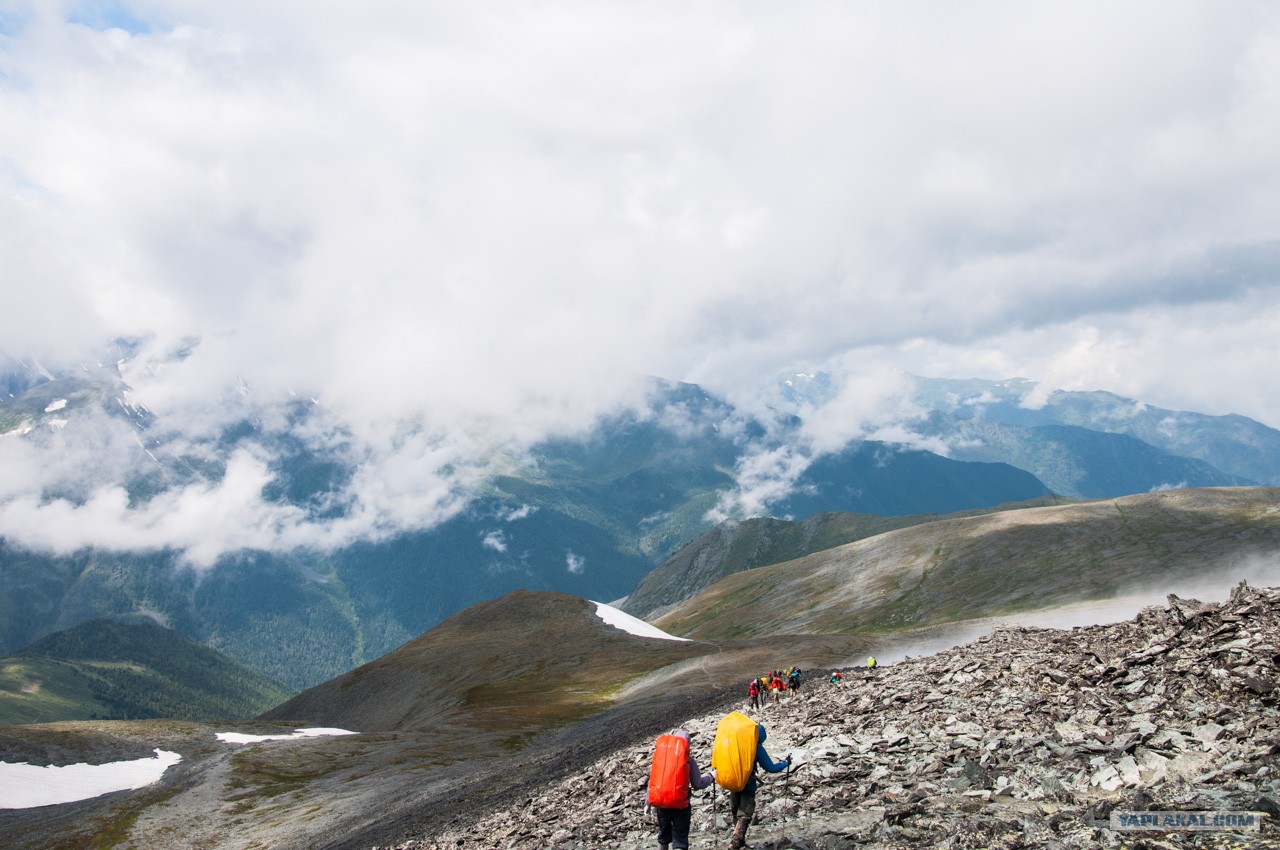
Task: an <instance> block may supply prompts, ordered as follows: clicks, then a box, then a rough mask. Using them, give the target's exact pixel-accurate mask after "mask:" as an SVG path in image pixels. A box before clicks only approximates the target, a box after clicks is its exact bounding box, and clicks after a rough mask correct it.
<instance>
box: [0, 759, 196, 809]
mask: <svg viewBox="0 0 1280 850" xmlns="http://www.w3.org/2000/svg"><path fill="white" fill-rule="evenodd" d="M155 753H156V755H155V758H140V759H134V760H132V761H115V762H111V763H109V764H84V763H81V764H69V765H65V766H62V767H58V766H56V765H50V766H48V767H41V766H39V765H33V764H27V763H25V762H23V763H20V764H10V763H8V762H0V809H33V808H35V807H37V806H56V805H58V804H59V803H74V802H76V801H78V800H89V799H92V798H94V797H100V796H102V795H103V794H110V793H111V792H113V791H132V790H134V789H135V788H145V787H146V786H148V785H151V784H153V783H155V782H159V781H160V777H161V776H163V775H164V772H165V771H166V770H168V769H169V768H170V767H173V766H174V765H175V764H177V763H178V762H180V761H182V756H180V755H178V754H177V753H171V752H168V751H166V750H156V751H155Z"/></svg>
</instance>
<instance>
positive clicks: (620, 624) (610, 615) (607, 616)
mask: <svg viewBox="0 0 1280 850" xmlns="http://www.w3.org/2000/svg"><path fill="white" fill-rule="evenodd" d="M592 604H593V605H595V606H596V616H598V617H599V618H600V619H601V620H604V621H605V622H606V623H608V624H609V625H611V626H613V627H614V628H615V629H622V630H623V631H624V632H628V633H630V634H633V635H638V636H640V637H647V638H662V639H663V640H688V638H682V637H676V636H675V635H669V634H667V633H666V632H664V631H663V630H662V629H660V628H658V627H657V626H654V625H652V624H650V623H646V622H645V621H644V620H641V619H640V618H639V617H633V616H631V615H630V614H628V613H627V612H626V611H619V610H618V609H617V608H614V607H613V606H612V605H605V604H604V603H603V602H593V603H592Z"/></svg>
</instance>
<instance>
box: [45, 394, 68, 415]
mask: <svg viewBox="0 0 1280 850" xmlns="http://www.w3.org/2000/svg"><path fill="white" fill-rule="evenodd" d="M66 406H67V400H66V399H65V398H60V399H58V400H57V401H55V402H52V403H51V404H50V405H49V406H48V407H46V408H45V409H44V412H45V413H53V412H54V411H55V410H61V409H62V408H64V407H66Z"/></svg>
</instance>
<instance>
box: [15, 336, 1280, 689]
mask: <svg viewBox="0 0 1280 850" xmlns="http://www.w3.org/2000/svg"><path fill="white" fill-rule="evenodd" d="M132 350H133V349H132V347H131V346H130V345H129V344H128V343H125V342H121V343H120V344H119V345H118V347H117V349H114V350H113V351H112V352H110V355H109V356H104V357H103V359H102V362H103V363H107V364H115V363H117V362H119V361H126V362H127V361H128V358H129V357H130V356H132ZM802 377H803V379H802ZM3 386H5V387H7V388H9V392H10V394H11V397H10V398H6V399H0V431H3V432H5V433H6V434H7V435H8V436H6V437H5V439H18V440H27V441H36V442H39V443H44V444H49V445H56V444H57V442H58V441H59V440H73V439H76V438H77V436H76V433H77V432H76V429H77V427H78V424H79V423H82V422H84V421H87V420H90V419H93V418H95V417H96V418H101V417H106V418H107V419H109V420H110V421H111V422H114V423H115V424H116V426H118V427H120V428H124V429H126V430H127V431H128V432H130V433H132V434H134V435H136V437H137V440H136V444H135V445H134V447H133V448H132V449H130V451H134V452H135V453H136V458H135V460H137V461H138V462H137V463H136V464H133V465H132V467H131V468H134V469H137V470H140V471H139V472H138V473H137V475H136V476H135V477H134V478H132V479H130V480H129V481H127V482H126V490H127V492H128V495H129V498H130V500H131V501H132V502H133V503H135V504H145V503H147V501H148V500H149V499H154V498H155V497H156V496H157V494H162V493H167V492H170V491H171V490H172V489H173V488H175V487H178V486H182V485H184V484H189V483H191V482H193V481H216V480H218V479H219V478H220V476H222V475H224V474H225V472H226V464H227V459H228V458H229V457H230V456H231V454H232V453H233V452H235V451H236V450H237V449H242V448H245V447H252V449H253V451H254V452H255V453H256V454H257V455H261V456H264V457H267V458H269V463H270V471H271V473H272V474H273V475H274V478H273V480H272V481H271V482H270V483H269V484H268V485H267V487H266V488H265V489H264V491H263V493H264V497H265V498H267V499H268V500H271V501H275V502H278V503H280V504H287V505H290V506H293V507H296V508H298V509H299V510H302V511H304V512H305V513H306V515H307V516H308V517H309V518H310V519H311V520H313V521H325V520H326V518H327V519H340V518H341V516H342V514H341V512H342V510H343V508H342V506H341V503H340V501H335V499H334V498H332V497H333V494H334V493H336V492H338V491H339V490H340V489H341V488H342V487H343V486H344V483H345V482H347V481H349V480H350V477H351V475H352V474H353V466H352V461H351V459H350V458H347V457H345V456H344V455H343V454H342V453H341V452H338V451H336V450H334V449H332V447H326V446H324V445H317V444H316V443H315V442H314V441H309V440H308V439H307V434H308V426H309V425H310V424H313V423H312V418H313V417H314V416H315V415H316V413H315V406H314V405H313V404H311V403H310V402H309V401H300V400H297V399H289V400H284V401H281V402H280V403H279V405H278V409H277V412H276V414H275V415H273V416H271V417H256V418H255V417H253V416H249V415H246V418H245V419H243V420H242V421H240V422H238V423H237V424H235V425H234V426H231V427H228V428H227V429H225V430H224V431H223V432H221V433H219V434H216V435H212V436H209V437H207V438H206V439H205V442H204V443H202V444H200V445H193V444H192V441H191V440H190V439H186V438H183V439H179V436H178V435H175V434H172V433H168V432H166V431H164V430H163V429H162V428H161V427H159V426H158V425H157V420H156V417H155V416H154V415H153V414H152V413H151V412H150V411H148V410H147V409H146V408H145V407H143V406H141V405H138V404H136V403H135V402H134V401H133V400H132V399H131V397H130V395H129V388H128V386H127V384H126V383H125V382H124V381H123V380H122V379H121V377H120V372H119V370H118V368H117V367H115V366H112V365H108V366H100V365H97V364H87V365H81V366H78V367H76V368H74V369H63V370H58V369H54V368H52V367H48V368H46V367H43V366H41V367H36V366H33V365H32V364H31V363H30V362H28V361H13V362H11V363H10V366H9V368H8V369H7V370H6V376H5V378H4V383H3ZM915 386H916V390H915V397H914V399H915V404H916V407H917V408H918V410H919V415H918V416H917V417H915V418H914V419H911V420H910V421H907V422H905V423H904V426H905V427H908V428H909V429H911V432H912V433H914V434H915V435H916V437H917V438H918V439H916V440H915V441H914V442H912V443H910V444H907V443H885V442H877V441H871V440H861V441H856V442H853V443H850V444H848V445H846V446H844V447H841V448H839V449H836V450H834V451H830V452H825V453H816V452H813V451H812V450H811V449H807V448H805V445H804V443H803V440H802V439H801V437H800V433H801V430H802V426H803V424H804V420H803V415H804V413H805V411H806V410H807V409H809V407H811V406H812V405H814V404H817V403H819V402H820V401H821V400H822V398H823V397H824V394H829V393H830V392H832V391H833V389H832V386H831V380H830V379H829V378H828V377H826V376H821V375H819V376H792V377H790V378H788V379H787V382H786V389H787V392H784V393H782V394H780V395H779V396H778V397H779V398H780V399H781V401H780V402H779V405H781V406H779V407H778V408H777V409H775V410H774V411H773V413H772V418H771V419H770V420H769V421H768V422H766V421H763V420H759V419H755V418H753V417H751V416H749V415H747V414H745V413H744V412H742V411H739V410H737V409H735V408H734V407H733V406H732V405H730V404H728V403H727V402H726V401H724V400H722V399H718V398H716V397H715V396H713V395H711V394H710V393H708V392H706V391H705V390H704V389H702V388H700V387H697V386H694V385H690V384H679V383H672V382H666V381H656V380H655V381H654V382H653V383H652V385H651V391H650V394H649V398H648V401H647V402H646V405H645V406H643V407H642V408H638V409H634V410H629V411H624V412H621V413H618V414H615V415H613V416H611V417H608V418H605V419H603V420H601V421H599V422H597V423H596V425H595V427H594V428H593V429H592V430H591V431H590V432H589V433H587V434H585V435H584V436H582V437H578V438H574V439H569V438H560V439H556V440H549V441H546V442H544V443H542V444H539V445H537V446H534V447H533V448H532V449H531V450H530V451H529V452H528V453H527V454H525V455H523V456H521V457H519V458H513V459H511V462H510V463H507V464H506V465H505V466H504V468H503V472H502V473H501V474H499V475H495V476H494V477H493V478H492V479H490V480H488V481H486V482H485V483H484V484H483V486H482V487H480V488H479V489H478V490H477V491H476V492H475V493H473V494H472V496H471V499H470V501H469V502H468V504H467V507H466V509H465V510H463V511H462V512H461V513H459V514H458V515H456V516H454V517H453V518H451V519H449V520H447V521H445V522H443V523H441V524H439V525H436V526H434V527H431V528H425V529H419V530H415V531H405V532H403V533H399V534H396V535H394V536H391V537H389V538H386V539H379V540H369V541H364V542H355V543H352V544H349V545H346V546H343V547H341V548H339V549H336V550H326V551H313V550H305V549H299V550H293V551H288V552H280V551H264V550H244V551H240V552H236V553H232V554H228V555H224V556H223V557H222V558H221V559H220V560H219V561H218V562H217V563H216V564H215V565H214V566H213V567H212V568H210V569H208V570H206V571H203V572H200V573H197V572H195V571H193V570H191V569H189V568H188V567H186V566H185V565H184V562H183V559H182V555H181V553H180V552H176V551H173V550H170V549H157V550H140V551H110V550H106V549H84V550H81V551H78V552H75V553H73V554H70V555H65V556H53V555H49V554H47V553H42V552H38V551H31V550H28V549H24V548H22V547H20V546H18V545H17V544H15V543H14V542H13V541H9V540H4V539H2V538H0V609H2V610H4V611H6V612H7V616H5V617H4V618H0V651H2V652H13V651H16V650H17V649H19V648H21V647H23V646H26V645H28V644H30V643H31V642H32V641H34V640H37V639H38V638H40V637H42V636H43V635H46V634H49V633H51V632H53V631H56V630H60V629H66V628H70V627H72V626H74V625H76V624H78V623H80V622H84V621H86V620H91V619H95V618H102V617H107V618H116V619H120V618H130V617H137V616H140V615H141V616H148V617H152V618H155V619H158V620H159V621H160V622H162V623H163V624H165V625H166V626H168V627H170V628H173V629H175V630H177V631H179V632H181V633H183V634H186V635H188V636H190V637H191V638H193V639H195V640H197V641H200V642H202V643H205V644H206V645H208V646H210V647H212V648H215V649H217V650H219V651H222V652H225V653H226V654H228V655H230V656H231V657H233V658H235V659H236V660H237V661H239V662H241V663H243V664H246V665H248V666H249V667H251V668H253V669H256V670H258V671H260V672H262V673H263V674H265V675H267V676H269V677H270V678H272V679H274V680H277V681H280V682H283V683H285V684H286V685H288V686H290V687H293V688H297V689H302V688H307V687H310V686H312V685H315V684H318V683H320V682H323V681H326V680H328V679H331V678H333V677H335V676H337V675H340V674H342V673H344V672H346V671H349V670H352V669H354V668H356V667H358V666H360V665H361V664H365V663H367V662H370V661H372V660H374V659H377V658H379V657H381V656H383V655H385V654H386V653H388V652H390V651H391V650H393V649H395V648H396V647H399V646H401V645H403V644H405V643H407V642H409V641H411V640H413V639H414V638H415V637H416V636H418V635H420V634H422V633H423V632H424V631H426V630H428V629H430V628H431V627H432V626H434V625H436V624H438V623H441V622H442V621H444V620H445V619H447V618H448V617H450V616H452V615H453V614H455V613H457V612H459V611H461V610H463V609H465V608H467V607H468V606H470V605H473V604H477V603H480V602H483V601H485V600H490V599H494V598H497V597H500V596H502V595H504V594H506V593H508V592H510V591H512V590H515V589H528V590H545V591H554V592H562V593H568V594H571V595H574V596H578V597H582V598H588V599H597V600H605V601H608V600H619V599H622V598H624V597H627V596H628V594H631V593H632V592H633V591H635V592H636V593H637V594H639V596H638V598H640V599H642V598H644V584H643V583H644V581H645V580H646V576H648V575H649V574H650V573H651V572H652V571H653V570H654V569H655V568H661V569H669V566H670V565H669V564H668V559H669V558H678V557H680V555H679V554H678V553H679V552H680V550H681V549H682V547H684V546H685V545H686V544H689V542H690V541H694V540H695V539H697V538H698V537H699V535H702V534H704V533H707V532H713V531H714V532H715V533H727V532H725V531H724V530H723V529H722V530H716V529H715V524H716V520H715V519H712V518H711V517H712V514H711V513H709V512H710V511H711V510H712V509H713V508H715V507H716V506H717V505H718V504H721V501H722V499H723V497H724V496H725V495H726V494H727V493H729V492H731V491H732V490H733V489H734V488H735V487H738V486H740V485H742V483H743V473H742V469H743V465H744V464H745V463H746V462H747V461H748V459H749V458H751V457H753V456H755V455H757V454H759V453H761V452H766V453H767V452H769V451H773V450H785V451H791V452H793V453H797V454H798V456H800V457H802V458H803V461H804V462H803V469H802V470H801V471H800V472H799V476H798V478H796V479H795V480H793V481H791V482H789V487H788V488H787V490H786V492H785V493H781V494H780V495H779V496H778V497H777V498H775V499H774V500H773V501H772V502H770V503H769V505H768V513H769V514H770V518H762V519H769V521H777V522H793V521H804V520H806V518H809V517H815V516H820V515H822V514H824V513H838V514H848V513H855V514H860V515H863V516H867V517H880V518H882V519H884V518H888V519H889V520H890V521H893V522H897V521H899V520H898V518H901V517H921V516H929V515H935V516H936V515H944V514H951V513H954V512H956V511H968V510H990V509H991V508H993V507H995V506H999V505H1004V504H1009V503H1027V504H1052V503H1054V502H1061V501H1062V500H1064V499H1081V498H1110V497H1116V496H1123V495H1129V494H1132V493H1142V492H1148V491H1151V490H1157V489H1161V488H1167V487H1178V486H1186V487H1197V486H1221V485H1237V484H1245V483H1260V484H1271V483H1277V482H1278V481H1280V474H1278V473H1277V470H1280V432H1276V431H1275V430H1273V429H1270V428H1267V427H1266V426H1263V425H1261V424H1259V423H1256V422H1251V421H1250V420H1247V419H1244V418H1242V417H1210V416H1201V415H1198V414H1183V413H1176V412H1170V411H1159V410H1156V409H1154V408H1151V407H1148V406H1145V405H1141V404H1139V403H1138V402H1134V401H1128V400H1123V399H1119V398H1117V397H1115V396H1109V395H1106V394H1099V393H1056V394H1051V395H1050V396H1049V399H1048V401H1047V402H1045V403H1044V404H1042V405H1040V406H1039V407H1036V408H1032V407H1031V406H1029V405H1030V404H1031V400H1032V390H1033V387H1032V385H1030V384H1029V383H1027V382H1020V381H1006V382H985V381H971V382H947V381H930V380H926V379H917V380H916V383H915ZM787 405H791V406H790V407H788V406H787ZM922 445H929V446H932V447H934V448H937V449H938V450H939V451H941V452H944V453H938V452H934V451H925V450H923V449H922V448H918V447H916V448H913V447H912V446H922ZM944 447H945V448H944ZM806 453H807V454H806ZM1242 472H1247V473H1249V474H1248V475H1245V474H1242ZM43 496H44V498H46V499H54V498H64V499H67V500H69V501H71V502H75V500H77V499H83V498H84V494H78V493H74V492H46V493H44V494H43ZM742 521H746V522H748V523H750V522H755V521H756V519H753V518H750V517H741V518H739V519H738V520H734V521H732V522H731V523H730V525H729V526H726V529H732V528H735V527H737V526H736V525H735V524H734V523H740V522H742ZM865 522H867V523H869V525H868V526H867V527H868V528H872V527H878V526H876V523H877V522H878V521H877V520H874V519H868V520H865ZM841 542H848V540H842V541H841ZM802 549H803V547H802ZM809 551H813V550H806V551H802V550H801V549H796V550H791V551H789V552H788V551H787V550H786V548H785V547H782V546H778V547H774V549H771V550H770V551H769V557H770V558H779V559H787V558H794V557H798V556H799V555H802V554H807V552H809ZM752 564H753V565H757V566H758V565H761V564H760V563H759V562H758V561H753V562H752ZM677 595H680V594H677ZM674 601H675V600H667V602H666V603H665V604H671V603H672V602H674ZM623 604H627V605H631V604H639V603H630V602H628V603H623Z"/></svg>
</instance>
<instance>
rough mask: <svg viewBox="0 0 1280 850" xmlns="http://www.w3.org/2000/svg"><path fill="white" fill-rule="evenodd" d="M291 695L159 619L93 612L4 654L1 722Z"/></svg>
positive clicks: (251, 705) (236, 706)
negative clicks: (120, 619)
mask: <svg viewBox="0 0 1280 850" xmlns="http://www.w3.org/2000/svg"><path fill="white" fill-rule="evenodd" d="M291 695H292V692H291V691H290V690H289V689H288V688H286V687H285V686H284V685H281V684H280V683H278V682H274V681H272V680H271V679H268V678H267V677H266V676H263V675H261V674H260V673H257V672H255V671H253V670H250V669H249V668H247V667H245V666H243V665H241V664H239V663H237V662H235V661H233V660H232V659H230V658H228V657H227V656H225V655H223V654H222V653H220V652H217V651H216V650H212V649H209V648H208V647H206V646H202V645H201V644H198V643H196V642H195V641H192V640H191V639H189V638H187V637H184V636H183V635H181V634H179V633H178V632H175V631H173V630H172V629H166V628H163V627H161V626H158V625H156V624H154V623H134V624H124V623H117V622H113V621H110V620H93V621H90V622H87V623H82V624H81V625H79V626H76V627H75V628H73V629H68V630H67V631H63V632H57V633H55V634H52V635H49V636H47V637H45V638H42V639H41V640H39V641H36V642H35V643H34V644H32V645H31V646H29V647H27V648H26V649H24V650H22V651H21V652H18V653H15V654H13V655H10V656H8V657H6V658H3V659H0V724H13V723H47V722H52V721H56V720H92V719H110V720H138V719H143V718H152V717H166V718H175V719H181V720H229V719H237V718H244V717H252V716H254V715H256V714H258V713H260V712H262V711H263V710H265V709H267V708H270V707H271V706H273V705H276V704H278V703H280V702H282V701H284V700H286V699H288V698H289V697H290V696H291Z"/></svg>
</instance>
